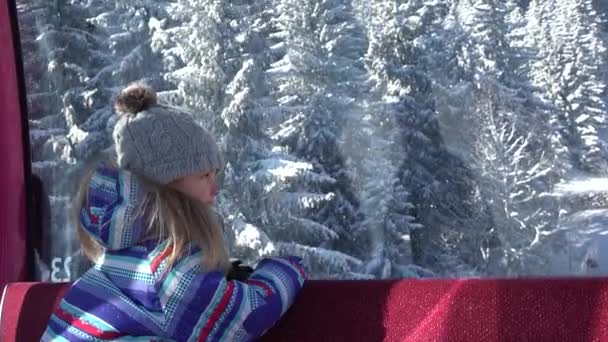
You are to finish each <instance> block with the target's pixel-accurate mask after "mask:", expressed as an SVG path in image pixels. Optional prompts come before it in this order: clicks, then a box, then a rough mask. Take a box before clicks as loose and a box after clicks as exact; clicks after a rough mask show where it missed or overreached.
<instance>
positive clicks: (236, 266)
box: [226, 260, 253, 281]
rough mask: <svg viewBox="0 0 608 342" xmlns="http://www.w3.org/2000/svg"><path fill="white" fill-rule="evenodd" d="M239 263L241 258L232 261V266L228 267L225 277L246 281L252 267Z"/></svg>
mask: <svg viewBox="0 0 608 342" xmlns="http://www.w3.org/2000/svg"><path fill="white" fill-rule="evenodd" d="M241 264H242V261H241V260H234V261H232V267H230V269H229V270H228V273H226V279H228V280H238V281H246V280H247V279H249V276H250V275H251V273H252V272H253V268H251V267H249V266H247V265H241Z"/></svg>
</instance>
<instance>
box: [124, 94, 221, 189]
mask: <svg viewBox="0 0 608 342" xmlns="http://www.w3.org/2000/svg"><path fill="white" fill-rule="evenodd" d="M114 109H115V110H116V112H117V113H118V114H119V115H120V116H119V119H118V120H117V122H116V125H115V126H114V132H113V134H112V137H113V139H114V148H115V152H116V160H117V163H118V166H119V167H120V168H123V169H126V170H129V171H131V172H133V173H135V174H138V175H141V176H143V177H145V178H147V179H149V180H151V181H154V182H157V183H159V184H169V183H171V182H172V181H174V180H177V179H179V178H181V177H184V176H188V175H191V174H194V173H196V172H203V171H208V170H213V169H215V170H218V171H219V170H222V168H223V159H222V156H221V154H220V151H219V148H218V146H217V144H216V142H215V140H214V139H213V137H212V136H211V134H210V133H209V132H208V131H207V130H205V129H204V128H203V127H201V126H200V125H199V124H197V123H196V122H195V121H194V118H193V117H192V116H191V115H190V114H188V113H186V112H184V111H181V110H179V109H178V108H174V107H170V106H164V105H161V104H159V103H158V99H157V96H156V92H155V91H154V90H153V89H152V88H150V87H149V86H147V85H145V84H143V83H134V84H131V85H129V86H128V87H127V88H125V89H123V90H122V91H121V92H120V94H118V97H117V98H116V102H115V104H114Z"/></svg>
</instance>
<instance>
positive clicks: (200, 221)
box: [72, 162, 230, 273]
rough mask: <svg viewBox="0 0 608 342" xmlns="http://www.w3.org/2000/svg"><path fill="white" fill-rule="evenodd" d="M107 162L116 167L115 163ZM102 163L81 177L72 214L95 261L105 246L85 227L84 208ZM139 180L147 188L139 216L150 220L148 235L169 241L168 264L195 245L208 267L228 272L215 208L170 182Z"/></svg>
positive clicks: (174, 261) (90, 255)
mask: <svg viewBox="0 0 608 342" xmlns="http://www.w3.org/2000/svg"><path fill="white" fill-rule="evenodd" d="M105 164H106V165H111V166H114V167H116V165H115V163H111V162H105ZM98 165H99V163H98V162H95V163H92V165H90V166H89V167H88V168H87V172H86V173H85V174H84V176H83V177H82V178H81V181H80V183H79V186H78V190H77V193H76V196H75V203H74V205H73V208H74V211H73V213H72V219H73V220H74V224H75V225H76V227H78V236H79V238H80V244H81V248H82V251H83V253H84V254H85V255H86V256H87V257H88V258H89V259H91V260H92V261H93V262H96V261H97V260H98V259H99V257H100V256H101V255H102V254H103V253H104V248H103V246H102V245H101V244H99V242H97V241H96V240H95V239H93V238H92V237H91V236H90V235H89V234H88V233H87V232H86V230H85V229H84V227H83V226H82V223H81V221H80V211H81V209H82V208H83V207H84V206H86V205H87V203H86V202H87V197H88V187H89V181H90V179H91V177H92V176H93V174H94V173H95V169H96V167H97V166H98ZM139 179H140V181H141V184H142V185H143V186H144V189H145V191H146V195H145V198H144V200H143V201H142V203H141V205H140V206H139V210H138V215H144V214H145V220H146V221H147V223H148V229H147V233H146V234H145V238H158V239H159V241H164V240H167V241H168V247H167V248H169V249H170V250H171V253H170V255H169V260H168V267H169V268H170V267H171V266H172V265H174V264H175V263H176V262H177V261H179V260H180V259H181V258H183V257H185V256H186V255H187V254H188V253H189V249H190V248H191V247H192V245H194V246H198V247H199V248H200V249H201V261H200V262H201V266H202V267H203V269H204V270H207V271H211V270H219V271H222V272H224V273H225V272H227V270H228V268H229V266H230V263H229V261H228V252H227V251H226V246H225V244H224V238H223V234H222V228H221V227H220V225H219V223H218V222H217V220H216V219H215V214H214V212H213V209H212V208H211V207H210V206H208V205H206V204H203V203H201V202H199V201H197V200H194V199H191V198H189V197H188V196H186V195H184V194H182V193H180V192H179V191H177V190H174V189H172V188H171V187H169V186H167V185H160V184H156V183H154V182H151V181H148V180H146V179H143V178H142V177H139ZM144 208H145V213H144Z"/></svg>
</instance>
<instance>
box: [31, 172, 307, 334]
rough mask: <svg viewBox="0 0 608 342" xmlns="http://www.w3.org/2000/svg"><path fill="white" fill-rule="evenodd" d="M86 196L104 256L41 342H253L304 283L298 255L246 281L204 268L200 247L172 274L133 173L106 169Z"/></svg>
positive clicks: (261, 268)
mask: <svg viewBox="0 0 608 342" xmlns="http://www.w3.org/2000/svg"><path fill="white" fill-rule="evenodd" d="M88 190H89V191H88V195H87V205H86V206H85V207H84V208H83V209H82V211H81V213H80V219H81V222H82V223H83V226H84V227H85V229H86V230H87V231H88V232H89V233H90V235H91V236H92V237H93V238H95V239H96V240H97V241H98V242H100V243H101V244H102V245H103V246H104V247H105V249H106V252H105V253H104V255H103V257H102V258H101V259H100V260H99V261H98V262H97V263H96V264H95V265H94V267H92V268H91V269H90V270H89V271H87V272H86V273H85V274H84V275H83V276H82V277H81V278H80V279H78V280H77V281H76V282H75V283H74V284H73V285H72V287H71V289H70V290H69V291H68V293H67V294H66V296H65V298H64V299H63V300H62V301H61V303H60V305H59V306H58V308H57V309H56V310H55V312H54V313H53V315H52V316H51V318H50V320H49V323H48V326H47V328H46V331H45V332H44V335H43V337H42V341H106V340H119V341H249V340H252V339H255V338H257V337H259V336H261V335H262V334H263V333H264V332H266V331H267V330H268V329H269V328H271V327H272V326H273V325H274V324H275V323H276V321H277V320H278V319H279V318H280V317H281V316H282V315H283V314H284V313H285V312H286V311H287V309H288V308H289V307H290V306H291V305H292V303H293V302H294V299H295V297H296V295H297V293H298V292H299V290H300V289H301V287H302V285H303V283H304V279H305V271H304V269H303V267H302V265H301V259H299V258H296V257H282V258H267V259H264V260H262V261H261V262H260V263H259V264H258V266H257V268H256V269H255V271H254V272H253V273H252V274H251V276H250V278H249V279H248V280H247V281H246V282H239V281H235V280H230V281H228V280H227V279H226V277H225V275H224V274H222V273H220V272H218V271H212V272H207V271H206V270H203V269H202V267H201V265H200V257H201V253H204V251H201V250H200V249H198V248H191V253H190V254H189V255H188V256H187V257H184V258H182V259H180V260H179V261H178V262H176V263H175V265H174V266H173V267H171V268H169V267H167V262H168V256H169V255H170V253H171V250H170V248H168V244H167V243H166V242H159V241H158V239H149V240H146V239H144V238H143V236H144V234H145V224H144V222H143V220H142V219H141V215H136V211H137V209H138V206H139V205H140V203H141V199H142V196H143V190H142V187H141V185H140V184H139V183H138V181H137V178H136V177H135V176H134V175H133V174H131V173H129V172H127V171H124V170H119V169H115V168H111V167H104V166H100V167H99V168H98V169H97V170H96V172H95V174H94V175H93V177H92V179H91V181H90V182H89V189H88ZM136 216H137V217H136Z"/></svg>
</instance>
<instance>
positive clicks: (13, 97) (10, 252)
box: [0, 0, 27, 288]
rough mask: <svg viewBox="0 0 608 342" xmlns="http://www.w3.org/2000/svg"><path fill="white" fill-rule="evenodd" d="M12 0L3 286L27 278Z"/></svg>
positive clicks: (4, 138)
mask: <svg viewBox="0 0 608 342" xmlns="http://www.w3.org/2000/svg"><path fill="white" fill-rule="evenodd" d="M11 6H12V4H11V0H0V288H1V287H3V286H4V284H5V283H7V282H9V281H16V280H25V279H26V277H27V267H26V265H27V261H26V233H27V229H26V197H25V195H26V194H25V177H24V155H23V140H22V134H23V130H22V122H21V120H22V118H21V104H20V97H19V95H20V94H19V91H20V88H19V86H18V85H19V83H18V78H17V71H18V69H17V62H16V61H17V58H16V57H17V56H16V54H15V43H16V42H15V41H14V40H13V36H14V32H13V20H14V19H16V18H11V13H12V12H13V11H12V10H11Z"/></svg>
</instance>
